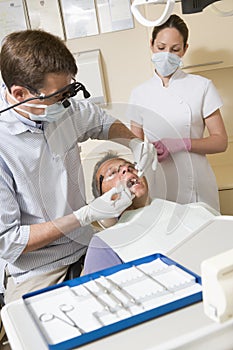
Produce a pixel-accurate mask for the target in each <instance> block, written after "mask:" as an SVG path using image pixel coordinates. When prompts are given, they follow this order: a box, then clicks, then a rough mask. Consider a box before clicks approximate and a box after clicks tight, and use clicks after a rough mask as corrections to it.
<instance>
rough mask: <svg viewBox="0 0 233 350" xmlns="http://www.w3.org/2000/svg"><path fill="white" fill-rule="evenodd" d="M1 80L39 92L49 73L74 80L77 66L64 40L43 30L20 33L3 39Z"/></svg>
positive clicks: (14, 33) (0, 62)
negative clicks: (62, 74)
mask: <svg viewBox="0 0 233 350" xmlns="http://www.w3.org/2000/svg"><path fill="white" fill-rule="evenodd" d="M0 70H1V75H2V79H3V81H4V82H5V84H6V86H7V88H8V89H9V90H10V88H11V86H12V85H20V86H30V87H32V88H34V89H35V90H39V89H41V88H42V87H43V85H44V80H45V77H46V75H47V74H48V73H55V74H60V73H65V74H67V75H68V74H70V75H72V77H75V75H76V74H77V65H76V62H75V59H74V57H73V55H72V54H71V52H70V51H69V50H68V48H67V47H66V45H65V44H64V43H63V41H62V40H61V39H60V38H59V37H56V36H54V35H52V34H50V33H47V32H45V31H43V30H30V29H28V30H23V31H19V32H13V33H11V34H9V35H7V36H6V37H5V39H4V40H3V45H2V49H1V53H0Z"/></svg>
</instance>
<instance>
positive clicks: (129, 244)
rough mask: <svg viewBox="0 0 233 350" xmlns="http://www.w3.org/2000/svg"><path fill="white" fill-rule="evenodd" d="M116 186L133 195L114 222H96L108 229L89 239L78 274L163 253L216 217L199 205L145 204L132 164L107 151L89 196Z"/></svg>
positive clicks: (140, 180)
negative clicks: (80, 270)
mask: <svg viewBox="0 0 233 350" xmlns="http://www.w3.org/2000/svg"><path fill="white" fill-rule="evenodd" d="M119 185H123V186H126V187H127V188H128V189H129V190H130V192H131V193H132V194H133V195H134V196H135V197H134V199H133V203H132V205H131V206H130V207H129V208H127V210H126V211H125V212H124V213H123V214H122V215H121V217H120V218H117V219H113V220H110V221H108V222H106V221H105V222H103V221H102V222H99V225H100V226H101V227H102V229H103V228H106V227H108V228H107V229H105V230H103V231H101V232H99V233H96V234H95V236H94V237H93V238H92V240H91V242H90V244H89V247H88V250H87V253H86V258H85V263H84V270H83V273H82V274H88V273H92V272H95V271H99V270H102V269H105V268H107V267H112V266H115V265H119V264H122V263H123V262H126V261H130V260H133V259H136V258H140V257H142V256H145V255H149V254H153V253H163V254H166V253H169V251H171V250H172V249H173V248H174V247H175V246H176V245H177V244H178V243H179V242H181V241H182V240H184V239H185V238H187V236H188V235H190V233H192V232H194V231H195V230H196V229H198V228H199V227H200V226H201V225H203V224H204V223H206V222H207V221H209V220H211V218H212V217H213V216H216V215H219V213H218V212H216V211H215V210H214V209H212V208H211V207H209V206H208V205H206V204H204V203H191V204H184V205H182V204H177V203H174V202H169V201H166V200H162V199H154V200H153V201H152V202H151V201H150V198H149V194H148V185H147V181H146V178H145V177H142V178H139V177H138V175H137V170H135V168H134V165H133V164H132V163H130V162H128V161H126V160H125V159H122V158H119V157H118V156H117V155H114V154H111V153H108V154H107V155H106V156H105V157H104V158H103V159H101V160H100V161H99V162H98V163H97V164H96V166H95V169H94V173H93V181H92V191H93V195H94V196H95V197H98V196H100V195H101V194H103V193H105V192H107V191H108V190H110V189H111V188H112V187H117V186H119ZM116 221H117V222H116ZM111 225H114V226H112V227H110V226H111Z"/></svg>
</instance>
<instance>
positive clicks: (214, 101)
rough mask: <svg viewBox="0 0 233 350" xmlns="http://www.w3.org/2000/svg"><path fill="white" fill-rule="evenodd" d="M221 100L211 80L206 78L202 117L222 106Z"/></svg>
mask: <svg viewBox="0 0 233 350" xmlns="http://www.w3.org/2000/svg"><path fill="white" fill-rule="evenodd" d="M222 105H223V102H222V99H221V97H220V96H219V93H218V91H217V89H216V87H215V86H214V84H213V82H212V81H211V80H207V84H206V90H205V95H204V100H203V117H204V118H207V117H209V116H210V115H211V114H212V113H213V112H215V111H216V110H217V109H219V108H220V107H222Z"/></svg>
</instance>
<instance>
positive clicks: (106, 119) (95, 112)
mask: <svg viewBox="0 0 233 350" xmlns="http://www.w3.org/2000/svg"><path fill="white" fill-rule="evenodd" d="M72 102H73V105H72V106H73V109H72V111H71V114H72V121H73V126H74V129H75V134H76V135H78V142H84V141H86V140H88V139H89V138H90V139H98V140H108V133H109V129H110V127H111V125H112V124H113V123H114V122H115V121H116V118H114V117H112V116H111V115H109V114H108V113H106V111H105V110H104V109H102V108H100V107H99V106H97V105H95V104H93V103H90V102H88V101H80V102H78V101H72Z"/></svg>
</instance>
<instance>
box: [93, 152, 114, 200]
mask: <svg viewBox="0 0 233 350" xmlns="http://www.w3.org/2000/svg"><path fill="white" fill-rule="evenodd" d="M116 158H120V157H119V156H118V155H117V154H116V153H113V152H108V153H107V154H105V155H104V157H103V158H101V159H100V160H99V161H98V162H97V163H96V164H95V167H94V171H93V175H92V193H93V196H94V197H95V198H97V197H99V196H100V195H101V193H100V189H99V179H97V178H96V174H97V171H98V170H99V168H100V166H101V165H102V164H103V163H105V162H106V161H107V160H109V159H116Z"/></svg>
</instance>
